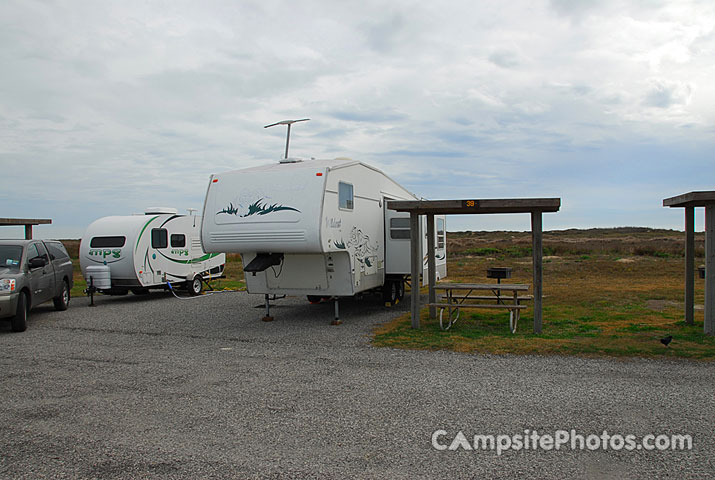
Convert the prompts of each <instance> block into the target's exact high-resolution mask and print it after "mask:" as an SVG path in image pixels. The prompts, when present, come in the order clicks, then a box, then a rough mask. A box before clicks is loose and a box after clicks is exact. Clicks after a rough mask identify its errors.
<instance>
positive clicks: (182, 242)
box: [171, 233, 186, 248]
mask: <svg viewBox="0 0 715 480" xmlns="http://www.w3.org/2000/svg"><path fill="white" fill-rule="evenodd" d="M171 246H172V247H174V248H182V247H185V246H186V235H184V234H183V233H172V234H171Z"/></svg>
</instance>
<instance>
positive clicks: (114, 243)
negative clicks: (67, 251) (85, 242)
mask: <svg viewBox="0 0 715 480" xmlns="http://www.w3.org/2000/svg"><path fill="white" fill-rule="evenodd" d="M126 241H127V238H126V237H120V236H116V237H93V238H92V240H90V241H89V246H90V247H91V248H107V247H115V248H116V247H123V246H124V243H125V242H126Z"/></svg>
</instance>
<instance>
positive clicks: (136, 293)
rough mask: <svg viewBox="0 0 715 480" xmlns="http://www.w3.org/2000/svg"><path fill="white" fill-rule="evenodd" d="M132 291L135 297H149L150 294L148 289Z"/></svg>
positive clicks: (133, 289) (134, 289)
mask: <svg viewBox="0 0 715 480" xmlns="http://www.w3.org/2000/svg"><path fill="white" fill-rule="evenodd" d="M131 290H132V293H133V294H134V295H148V294H149V289H148V288H132V289H131Z"/></svg>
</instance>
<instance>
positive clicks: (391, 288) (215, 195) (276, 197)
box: [201, 159, 447, 316]
mask: <svg viewBox="0 0 715 480" xmlns="http://www.w3.org/2000/svg"><path fill="white" fill-rule="evenodd" d="M415 199H417V197H416V196H415V195H413V194H412V193H410V192H409V191H407V190H405V189H404V188H403V187H401V186H400V185H398V184H397V183H396V182H394V181H393V180H392V179H390V178H389V177H388V176H387V175H385V174H384V173H382V172H381V171H380V170H378V169H376V168H373V167H371V166H369V165H366V164H364V163H361V162H357V161H352V160H350V159H335V160H311V161H300V160H294V159H286V160H282V161H281V162H280V163H276V164H271V165H265V166H260V167H255V168H247V169H244V170H236V171H232V172H226V173H222V174H217V175H212V176H211V179H210V182H209V187H208V191H207V194H206V201H205V202H204V211H203V223H202V227H201V239H202V242H203V245H204V248H205V249H206V251H207V252H235V253H240V254H241V256H242V259H243V265H244V271H245V272H246V287H247V290H248V292H249V293H262V294H266V295H268V294H276V295H278V294H280V295H306V296H308V299H309V300H311V301H319V300H320V299H321V298H330V297H335V298H337V297H343V296H352V295H355V294H357V293H360V292H364V291H366V290H371V289H382V290H383V294H384V296H385V300H386V301H391V302H395V301H396V300H397V299H398V298H400V297H401V296H402V294H403V292H404V282H405V279H406V277H407V276H408V275H409V274H410V225H409V214H406V213H399V212H396V211H393V210H388V209H387V207H386V205H385V203H386V201H388V200H415ZM436 223H437V225H436V228H435V234H436V236H437V238H436V241H435V245H436V246H437V247H438V248H437V252H436V264H437V272H438V273H437V274H438V276H439V277H444V276H446V274H447V267H446V249H445V245H446V238H445V228H444V227H445V223H444V217H439V218H437V219H436ZM422 231H423V232H426V228H425V226H424V225H423V229H422ZM421 236H422V238H423V249H422V251H423V252H426V250H427V249H426V238H425V236H424V234H423V235H421ZM424 265H425V272H426V265H427V259H426V257H425V261H424ZM424 276H425V278H426V275H424ZM418 282H419V280H417V281H416V282H415V283H418ZM336 307H337V304H336ZM267 316H268V314H267ZM336 316H337V315H336Z"/></svg>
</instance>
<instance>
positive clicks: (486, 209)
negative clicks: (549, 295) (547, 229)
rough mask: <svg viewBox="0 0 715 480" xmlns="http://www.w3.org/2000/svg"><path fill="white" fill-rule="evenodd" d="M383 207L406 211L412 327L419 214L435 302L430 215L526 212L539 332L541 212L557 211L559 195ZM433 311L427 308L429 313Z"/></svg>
mask: <svg viewBox="0 0 715 480" xmlns="http://www.w3.org/2000/svg"><path fill="white" fill-rule="evenodd" d="M387 208H389V209H391V210H397V211H398V212H409V214H410V239H411V248H412V252H411V258H412V264H411V267H412V273H411V275H412V291H413V294H412V295H411V300H412V305H411V312H412V328H420V296H419V294H418V293H417V292H419V280H418V279H419V274H420V271H421V269H422V252H421V251H420V250H421V248H420V247H421V245H422V242H421V241H420V235H419V224H420V223H419V217H420V215H427V250H428V253H429V254H428V255H427V259H428V261H427V268H428V276H429V303H432V304H433V303H435V300H436V294H435V284H436V283H437V282H436V275H435V261H434V216H435V215H473V214H487V213H530V214H531V237H532V246H533V248H532V251H533V263H534V290H533V292H534V333H541V326H542V298H543V291H542V283H543V282H542V281H543V232H542V213H544V212H558V211H559V208H561V199H560V198H507V199H483V200H478V199H466V200H406V201H403V200H391V201H389V202H387ZM434 315H435V312H434V309H433V308H430V316H432V317H434Z"/></svg>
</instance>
